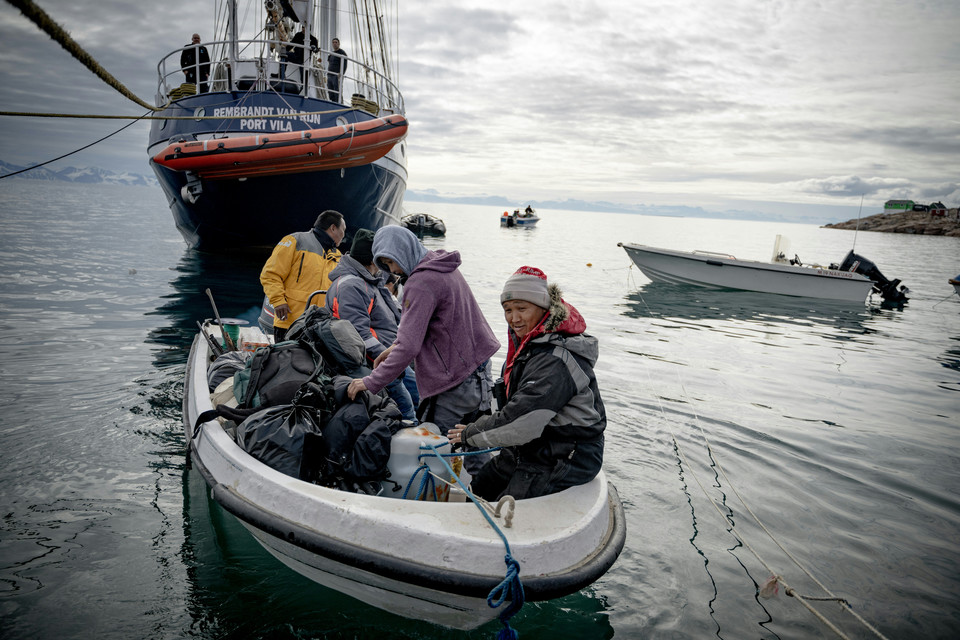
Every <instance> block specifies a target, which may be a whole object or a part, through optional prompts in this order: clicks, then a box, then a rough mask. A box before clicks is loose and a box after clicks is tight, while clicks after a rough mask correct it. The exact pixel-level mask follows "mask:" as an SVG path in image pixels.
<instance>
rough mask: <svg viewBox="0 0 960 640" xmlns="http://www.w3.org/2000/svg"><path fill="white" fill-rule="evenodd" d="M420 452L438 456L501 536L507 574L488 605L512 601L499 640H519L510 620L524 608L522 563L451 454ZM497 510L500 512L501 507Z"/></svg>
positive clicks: (425, 447) (502, 615) (423, 448)
mask: <svg viewBox="0 0 960 640" xmlns="http://www.w3.org/2000/svg"><path fill="white" fill-rule="evenodd" d="M441 446H446V445H441ZM420 450H421V451H427V450H429V451H432V452H433V453H432V455H434V456H436V457H437V458H438V459H439V460H440V462H442V463H443V466H444V467H446V468H447V471H448V472H450V476H451V477H452V478H454V479H455V480H456V481H457V484H458V485H460V488H461V489H463V492H464V493H465V494H466V496H467V497H468V498H470V500H471V501H472V502H473V504H474V505H475V506H476V507H477V509H479V510H480V513H482V514H483V517H484V518H486V520H487V522H488V523H489V524H490V526H491V527H493V530H494V531H496V532H497V535H498V536H500V539H501V540H502V541H503V546H504V548H505V549H506V555H505V556H504V558H503V561H504V562H505V563H506V565H507V574H506V576H505V577H504V578H503V580H502V581H501V582H500V584H498V585H497V586H495V587H494V588H493V589H492V590H491V591H490V593H489V594H488V595H487V605H489V606H490V607H491V608H493V609H496V608H498V607H500V606H501V605H502V604H503V603H504V602H505V601H507V600H509V601H510V604H509V605H508V606H507V608H506V609H504V610H503V611H501V612H500V616H499V618H500V623H501V624H502V625H503V628H502V629H500V633H498V634H497V640H517V638H519V637H520V636H519V634H518V633H517V632H516V630H514V629H513V628H512V627H511V626H510V618H512V617H513V616H514V615H515V614H516V613H517V612H518V611H520V609H521V608H522V607H523V603H524V601H525V597H524V594H523V583H522V582H520V563H519V562H517V561H516V560H515V559H514V558H513V556H512V555H511V554H510V543H509V542H507V537H506V536H505V535H504V534H503V531H501V530H500V527H498V526H497V523H496V522H494V521H493V518H491V517H490V514H488V513H487V510H486V509H485V508H484V507H483V505H482V504H481V503H480V499H479V498H477V497H476V496H475V495H473V493H472V492H471V491H470V489H468V488H467V487H466V485H464V484H463V481H462V480H460V476H458V475H457V474H455V473H454V472H453V469H452V468H451V467H450V464H449V463H448V462H447V461H446V457H447V456H448V455H449V454H442V453H440V452H439V451H438V450H437V448H436V447H435V446H434V445H432V444H429V443H426V444H423V445H420ZM477 453H482V452H477ZM501 502H503V501H501ZM497 510H498V512H499V505H498V509H497Z"/></svg>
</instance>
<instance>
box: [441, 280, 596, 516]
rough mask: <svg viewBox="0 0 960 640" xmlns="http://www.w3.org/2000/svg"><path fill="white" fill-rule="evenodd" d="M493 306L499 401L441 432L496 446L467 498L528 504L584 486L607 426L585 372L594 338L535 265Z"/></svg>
mask: <svg viewBox="0 0 960 640" xmlns="http://www.w3.org/2000/svg"><path fill="white" fill-rule="evenodd" d="M500 303H501V305H502V306H503V315H504V317H505V318H506V321H507V326H508V330H507V333H508V338H509V341H510V343H509V345H508V347H507V358H506V360H505V361H504V364H503V387H504V389H503V391H504V393H503V397H498V398H497V400H498V409H497V411H495V412H494V413H492V414H490V415H484V416H480V417H479V418H477V419H476V420H474V421H472V422H469V423H467V424H465V425H464V424H457V425H455V426H454V427H453V428H452V429H450V430H449V431H448V432H447V438H448V439H449V441H450V442H451V444H453V445H471V446H474V447H481V448H487V447H502V448H501V449H500V453H499V454H498V455H496V456H494V457H493V458H492V459H491V460H490V461H489V462H487V464H486V465H484V467H483V468H482V469H480V470H479V471H478V472H477V473H473V472H471V475H473V479H472V482H471V487H472V489H473V492H474V493H476V494H477V495H479V496H480V497H482V498H484V499H486V500H499V499H500V498H501V497H502V496H505V495H510V496H513V497H514V498H517V499H521V498H534V497H537V496H543V495H547V494H550V493H556V492H558V491H561V490H563V489H566V488H568V487H572V486H575V485H579V484H585V483H587V482H590V480H592V479H593V478H594V477H595V476H596V475H597V473H598V472H599V471H600V466H601V464H602V462H603V432H604V429H605V427H606V424H607V417H606V412H605V410H604V408H603V401H602V400H601V398H600V390H599V388H598V387H597V379H596V376H595V375H594V372H593V367H594V365H595V364H596V362H597V356H598V353H599V347H598V343H597V339H596V338H594V337H593V336H590V335H588V334H587V333H585V331H586V328H587V324H586V322H585V321H584V319H583V316H581V315H580V313H579V312H578V311H577V310H576V308H574V307H573V306H572V305H571V304H569V303H567V302H565V301H564V300H563V297H562V294H561V291H560V288H559V287H558V286H557V285H555V284H548V282H547V276H546V274H544V273H543V271H541V270H540V269H537V268H535V267H527V266H524V267H520V268H519V269H517V271H516V272H515V273H514V274H513V275H512V276H510V277H509V278H508V279H507V282H506V284H504V287H503V293H501V295H500ZM499 386H500V382H499V381H498V391H499ZM499 395H500V394H499V393H498V396H499Z"/></svg>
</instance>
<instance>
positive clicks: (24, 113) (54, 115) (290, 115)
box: [0, 105, 355, 120]
mask: <svg viewBox="0 0 960 640" xmlns="http://www.w3.org/2000/svg"><path fill="white" fill-rule="evenodd" d="M204 106H205V107H207V106H209V105H204ZM151 111H154V109H151ZM347 111H355V109H354V108H353V107H343V108H342V109H328V110H327V111H298V112H296V113H279V114H262V115H256V116H251V115H249V114H248V115H242V116H148V115H142V116H116V115H105V114H86V113H39V112H33V111H0V116H19V117H28V118H89V119H93V120H247V119H249V118H251V117H253V118H265V119H266V118H299V117H300V116H321V115H325V114H328V113H346V112H347Z"/></svg>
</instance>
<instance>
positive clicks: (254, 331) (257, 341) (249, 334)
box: [239, 327, 273, 353]
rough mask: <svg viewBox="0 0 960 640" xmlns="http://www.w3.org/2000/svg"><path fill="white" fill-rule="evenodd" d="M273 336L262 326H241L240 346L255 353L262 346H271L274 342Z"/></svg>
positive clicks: (243, 349) (248, 351)
mask: <svg viewBox="0 0 960 640" xmlns="http://www.w3.org/2000/svg"><path fill="white" fill-rule="evenodd" d="M271 338H272V336H269V337H268V336H267V334H265V333H264V332H263V331H261V330H260V327H240V344H239V347H240V349H241V350H242V351H246V352H247V353H253V352H254V351H256V350H257V349H259V348H260V347H269V346H270V345H271V344H272V343H273V341H272V340H271Z"/></svg>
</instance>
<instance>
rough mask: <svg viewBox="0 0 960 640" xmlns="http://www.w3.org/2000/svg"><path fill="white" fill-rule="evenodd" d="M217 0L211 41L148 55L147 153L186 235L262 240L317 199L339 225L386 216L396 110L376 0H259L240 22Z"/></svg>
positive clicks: (399, 151)
mask: <svg viewBox="0 0 960 640" xmlns="http://www.w3.org/2000/svg"><path fill="white" fill-rule="evenodd" d="M221 5H222V6H221V7H220V8H219V9H218V11H217V14H216V15H217V19H218V24H219V23H220V22H221V21H222V27H221V28H220V30H219V32H217V33H215V39H214V40H208V41H204V42H200V41H198V40H197V39H194V43H193V44H190V45H187V46H186V47H184V48H182V49H177V50H175V51H172V52H170V53H169V54H167V55H166V56H164V57H163V58H162V59H161V60H160V62H159V64H158V65H157V72H158V84H157V94H156V104H157V106H165V108H164V109H163V110H162V111H160V112H158V113H157V115H158V116H160V118H159V119H155V120H153V124H152V126H151V129H150V138H149V143H148V154H149V156H150V165H151V167H152V168H153V170H154V173H155V174H156V176H157V178H158V180H159V183H160V185H161V187H162V188H163V190H164V192H165V194H166V196H167V199H168V201H169V203H170V209H171V212H172V213H173V218H174V221H175V223H176V226H177V229H178V230H179V231H180V233H181V235H182V236H183V238H184V240H186V242H187V244H188V245H189V246H190V247H192V248H195V249H198V250H201V251H210V252H224V251H232V250H237V249H255V248H261V247H263V248H266V247H272V246H273V245H275V244H276V243H277V241H278V240H279V239H280V238H282V237H283V236H284V235H286V234H289V233H292V232H294V231H302V230H305V229H309V228H311V227H312V226H313V223H314V221H315V220H316V218H317V216H318V214H319V213H321V212H322V211H324V210H326V209H334V210H336V211H339V212H341V213H342V214H343V215H344V217H345V218H346V220H347V231H348V235H349V234H350V233H351V232H352V231H354V230H356V229H359V228H367V229H378V228H380V227H381V226H383V225H386V224H397V223H398V222H399V219H400V215H401V212H402V205H403V195H404V192H405V190H406V181H407V166H406V143H405V137H406V133H407V120H406V117H405V113H404V104H403V96H402V94H401V93H400V90H399V88H398V86H397V84H396V82H395V78H396V77H397V67H396V62H395V56H394V55H393V50H394V48H395V43H394V42H392V41H391V36H390V31H389V27H390V25H391V24H395V20H394V19H393V18H391V17H390V16H388V15H386V13H385V9H384V8H383V7H382V6H381V5H382V3H381V2H380V1H379V0H353V1H351V2H343V3H341V2H338V0H265V1H261V2H253V3H251V6H250V7H247V8H246V9H245V10H244V12H243V13H242V15H243V16H244V17H243V19H242V20H241V18H240V17H239V16H240V15H241V14H240V12H239V9H238V0H221ZM340 5H349V6H340ZM341 16H348V17H349V19H346V18H345V19H344V20H343V23H344V24H343V26H344V28H345V29H347V31H344V32H341V31H340V27H341V20H340V17H341ZM246 32H251V33H252V35H250V36H244V33H246ZM335 39H338V40H340V41H342V42H343V46H344V47H349V48H350V50H352V52H351V54H348V53H347V52H345V51H343V49H335V48H334V45H333V43H334V40H335ZM348 241H349V239H348Z"/></svg>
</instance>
